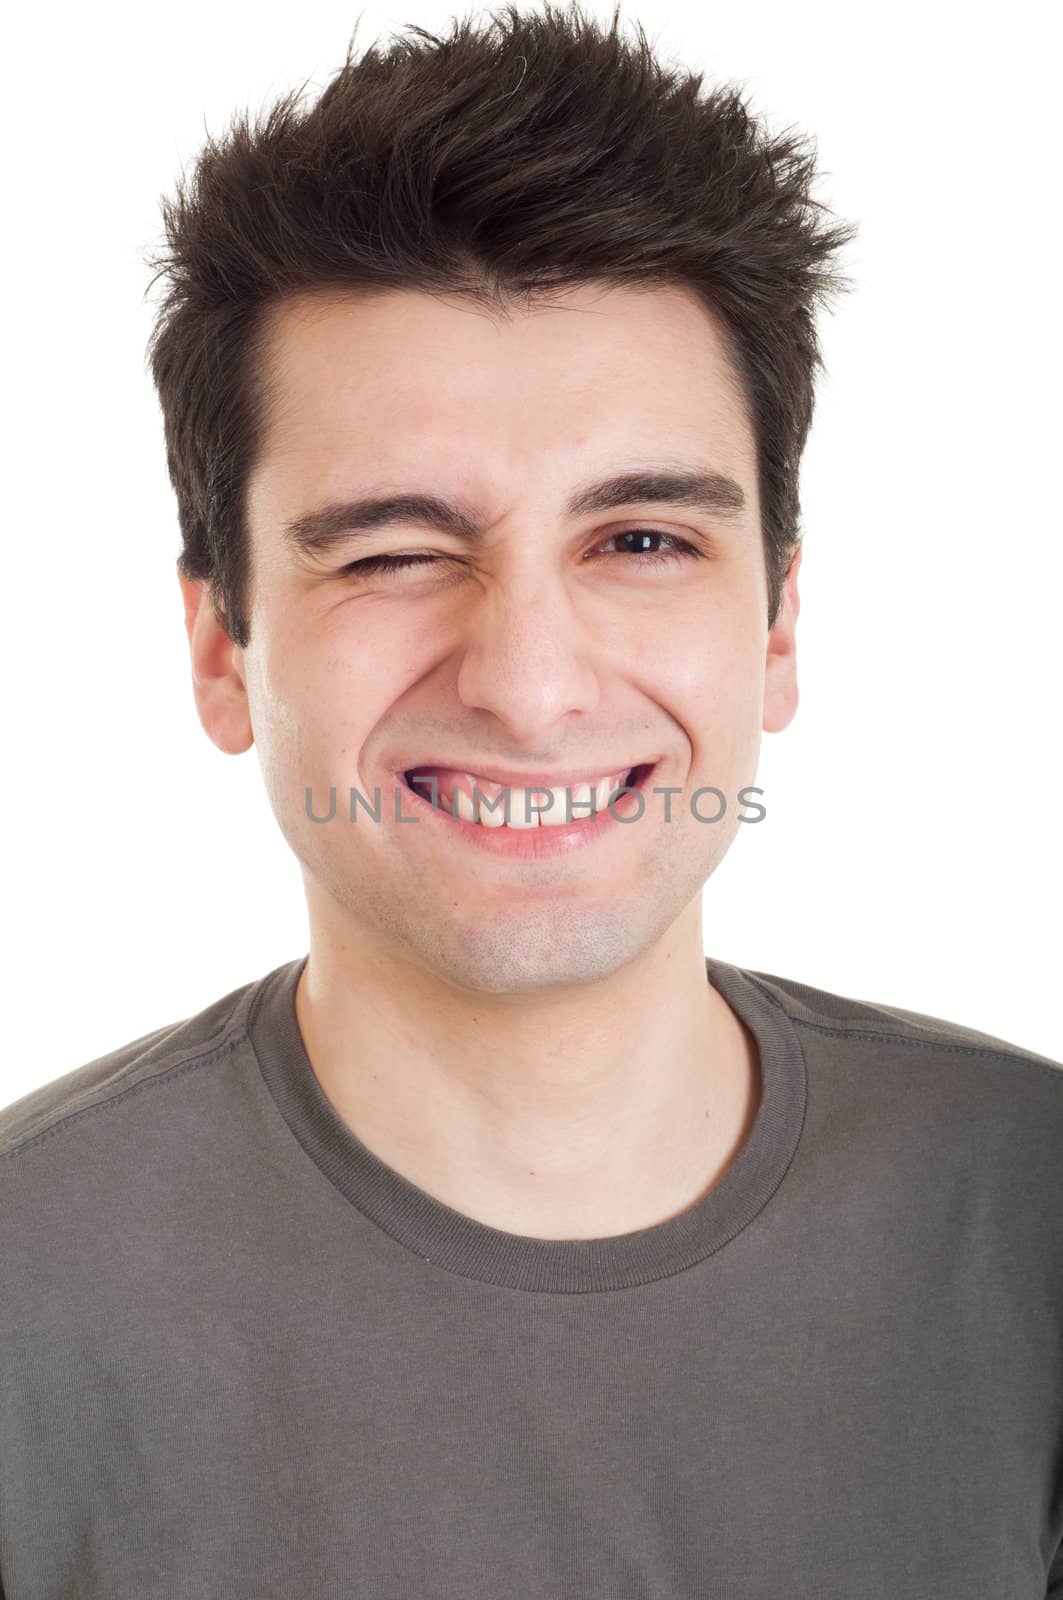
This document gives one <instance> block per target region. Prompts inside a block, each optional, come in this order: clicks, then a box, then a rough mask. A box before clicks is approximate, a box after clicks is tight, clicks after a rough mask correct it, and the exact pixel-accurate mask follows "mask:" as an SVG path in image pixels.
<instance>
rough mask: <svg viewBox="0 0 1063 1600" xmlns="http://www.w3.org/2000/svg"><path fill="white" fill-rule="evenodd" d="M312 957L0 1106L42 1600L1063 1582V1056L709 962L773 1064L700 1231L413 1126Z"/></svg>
mask: <svg viewBox="0 0 1063 1600" xmlns="http://www.w3.org/2000/svg"><path fill="white" fill-rule="evenodd" d="M305 959H306V958H305V957H302V958H299V959H296V960H294V961H292V962H289V963H287V964H286V965H283V966H281V967H278V968H276V969H275V970H274V971H273V972H271V973H269V974H268V975H267V976H266V977H264V978H261V979H259V980H257V981H255V982H253V983H249V984H247V985H246V986H244V987H242V988H240V989H237V990H235V991H234V992H233V993H232V994H229V995H226V996H225V997H224V998H223V999H220V1000H218V1001H216V1002H215V1003H214V1004H212V1005H210V1006H209V1007H207V1008H206V1009H205V1010H203V1011H202V1012H200V1013H199V1014H198V1015H196V1016H194V1017H192V1018H190V1019H188V1020H185V1021H182V1022H179V1023H175V1024H173V1025H171V1026H169V1027H165V1028H160V1029H159V1030H157V1031H156V1032H153V1033H150V1034H147V1035H145V1036H144V1037H143V1038H140V1039H137V1040H135V1041H133V1042H131V1043H129V1044H126V1045H124V1046H122V1047H121V1048H120V1049H117V1050H115V1051H112V1052H111V1053H110V1054H108V1055H106V1056H103V1057H101V1058H99V1059H98V1060H95V1061H92V1062H90V1063H88V1064H87V1065H85V1066H82V1067H80V1068H79V1069H77V1070H76V1071H74V1072H72V1073H68V1074H66V1075H65V1076H63V1077H61V1078H58V1079H56V1080H54V1081H53V1082H52V1083H49V1084H46V1085H45V1086H44V1087H43V1088H41V1089H38V1090H36V1091H35V1092H34V1093H32V1094H29V1095H27V1096H25V1097H23V1098H22V1099H21V1100H19V1101H17V1102H16V1103H15V1104H14V1105H12V1106H9V1107H7V1108H6V1109H5V1110H3V1111H2V1112H0V1284H2V1291H0V1293H2V1298H0V1360H2V1371H0V1577H2V1583H3V1592H4V1594H5V1596H6V1600H164V1597H165V1600H270V1597H274V1596H275V1597H277V1600H293V1597H296V1596H297V1597H300V1600H304V1597H305V1600H318V1597H322V1600H323V1597H326V1596H328V1597H333V1596H335V1597H337V1600H339V1597H342V1600H503V1597H505V1600H508V1597H511V1596H512V1597H514V1600H562V1597H563V1600H703V1597H710V1596H711V1597H727V1600H731V1597H734V1600H781V1597H786V1600H825V1597H829V1600H834V1597H839V1600H1043V1597H1044V1596H1045V1595H1046V1593H1047V1594H1052V1595H1053V1596H1056V1595H1063V1551H1061V1550H1060V1541H1061V1537H1063V1067H1061V1066H1060V1064H1058V1063H1056V1062H1053V1061H1050V1060H1048V1059H1047V1058H1045V1057H1043V1056H1038V1055H1035V1054H1033V1053H1032V1052H1030V1051H1027V1050H1023V1049H1020V1048H1018V1047H1016V1046H1013V1045H1010V1044H1007V1043H1006V1042H1004V1041H1002V1040H1000V1039H995V1038H992V1037H990V1036H988V1035H986V1034H982V1033H978V1032H975V1031H974V1030H973V1029H970V1028H965V1027H961V1026H959V1025H957V1024H954V1023H949V1022H943V1021H940V1020H938V1019H936V1018H933V1017H927V1016H922V1015H920V1014H917V1013H914V1012H911V1011H905V1010H901V1009H899V1008H897V1007H894V1006H888V1005H879V1004H872V1003H869V1002H865V1001H860V1000H852V999H846V998H843V997H841V996H839V995H835V994H831V993H827V992H825V991H822V990H817V989H813V988H809V987H808V986H806V985H804V984H800V983H797V982H794V981H792V980H790V979H786V978H780V977H775V976H772V975H770V974H765V973H759V972H752V971H748V970H745V969H742V968H738V967H735V966H733V965H729V964H727V963H725V962H721V961H718V960H715V959H711V958H710V959H709V961H708V962H707V970H708V973H709V976H710V978H711V980H712V982H713V983H714V984H715V985H716V986H717V988H718V989H719V990H720V991H721V992H722V993H723V994H724V996H725V997H726V998H727V1000H729V1001H730V1003H731V1005H732V1006H733V1007H734V1008H735V1009H736V1010H737V1011H738V1013H739V1014H740V1015H741V1016H742V1017H743V1018H744V1019H745V1021H746V1022H747V1024H748V1025H749V1027H750V1028H751V1029H752V1031H753V1033H754V1035H755V1036H756V1039H757V1042H758V1045H759V1049H760V1060H761V1072H762V1099H761V1104H760V1107H759V1110H758V1114H757V1117H756V1120H755V1123H754V1126H753V1129H752V1131H751V1134H750V1136H749V1138H748V1141H747V1143H746V1144H745V1145H744V1147H743V1148H742V1150H741V1152H740V1154H739V1155H738V1157H737V1159H736V1160H735V1162H734V1163H733V1164H732V1166H731V1167H730V1168H729V1169H728V1170H727V1172H726V1173H725V1175H724V1177H723V1178H722V1180H721V1181H720V1182H719V1183H718V1184H717V1185H716V1186H715V1187H714V1188H713V1189H711V1190H710V1191H709V1192H708V1194H706V1195H705V1196H704V1197H703V1198H702V1199H701V1200H700V1201H699V1202H698V1203H697V1204H696V1205H694V1206H692V1207H690V1208H689V1209H688V1210H686V1211H684V1212H683V1213H682V1214H681V1215H679V1216H676V1217H673V1218H671V1219H670V1220H669V1221H667V1222H664V1223H661V1224H659V1225H657V1226H654V1227H650V1228H644V1229H640V1230H639V1231H638V1232H635V1233H629V1234H624V1235H622V1236H617V1237H612V1238H605V1239H591V1240H553V1239H546V1240H544V1239H534V1238H529V1237H524V1236H519V1235H515V1234H510V1233H506V1232H502V1231H500V1230H497V1229H494V1228H491V1227H488V1226H486V1225H484V1224H482V1223H480V1222H478V1221H475V1220H473V1219H471V1218H468V1217H465V1216H463V1215H462V1214H460V1213H459V1212H457V1211H454V1210H452V1209H451V1208H449V1207H448V1206H446V1205H444V1204H442V1203H441V1202H439V1201H438V1200H436V1199H434V1198H433V1197H432V1196H431V1195H429V1194H428V1193H426V1192H425V1191H423V1190H421V1189H420V1188H418V1187H417V1186H415V1185H414V1184H412V1183H410V1182H408V1181H407V1180H406V1179H405V1178H403V1177H402V1176H401V1175H400V1174H399V1173H397V1172H396V1171H395V1170H394V1169H392V1168H390V1167H388V1166H387V1165H385V1164H383V1163H382V1162H381V1161H379V1160H378V1159H377V1158H376V1157H375V1156H374V1155H373V1154H372V1153H371V1151H370V1150H369V1149H368V1148H367V1147H366V1146H365V1145H364V1144H362V1143H361V1142H360V1141H359V1140H358V1139H357V1138H356V1137H355V1136H354V1135H353V1133H352V1132H351V1131H350V1130H349V1129H348V1127H347V1126H346V1124H345V1123H344V1122H343V1121H342V1119H341V1118H340V1117H339V1115H338V1114H337V1113H336V1112H335V1111H334V1110H333V1108H332V1106H331V1104H330V1103H329V1101H328V1100H327V1098H326V1097H325V1095H324V1093H323V1091H322V1090H321V1088H320V1086H319V1084H318V1081H317V1079H316V1077H315V1076H314V1073H313V1069H312V1067H311V1065H310V1062H309V1060H308V1058H307V1055H306V1051H305V1048H304V1046H303V1043H302V1039H301V1037H300V1033H299V1029H298V1024H297V1021H296V1017H295V1010H294V998H293V997H294V988H295V984H296V980H297V979H298V976H299V973H300V971H301V968H302V966H303V962H304V961H305Z"/></svg>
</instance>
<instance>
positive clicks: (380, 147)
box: [148, 0, 856, 646]
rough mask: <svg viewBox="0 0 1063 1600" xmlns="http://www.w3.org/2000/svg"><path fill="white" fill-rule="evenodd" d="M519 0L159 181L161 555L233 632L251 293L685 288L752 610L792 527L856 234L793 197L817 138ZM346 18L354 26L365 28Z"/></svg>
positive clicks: (807, 187) (243, 565) (645, 46)
mask: <svg viewBox="0 0 1063 1600" xmlns="http://www.w3.org/2000/svg"><path fill="white" fill-rule="evenodd" d="M618 17H619V0H618V3H617V5H616V7H615V9H614V12H613V16H612V21H611V24H610V25H609V28H608V31H606V29H605V28H604V26H603V25H601V24H599V23H598V22H597V21H596V20H594V19H590V18H588V17H586V16H585V15H584V14H583V13H582V11H581V9H580V6H579V4H578V0H575V3H572V4H570V5H569V6H568V7H564V8H557V7H554V6H553V5H551V4H550V3H549V0H545V3H544V4H543V7H542V9H541V10H540V11H537V12H528V13H526V14H523V15H522V14H519V13H518V11H517V9H516V6H515V5H513V4H507V5H505V6H504V7H503V8H502V9H501V10H499V11H496V12H494V13H492V14H491V16H490V18H489V19H488V21H487V22H485V23H482V24H479V25H477V24H475V23H474V22H473V21H471V20H469V19H468V18H466V19H463V20H460V21H459V20H453V21H452V23H451V33H450V36H449V37H448V38H437V37H436V36H434V35H433V34H430V33H428V32H426V31H425V30H424V29H423V28H420V27H417V26H415V25H413V24H409V25H407V27H406V30H405V31H406V34H407V37H402V36H401V35H399V34H393V35H392V37H391V40H390V44H389V48H387V49H386V50H385V51H383V52H380V51H378V50H377V49H376V47H375V46H373V47H370V48H369V49H368V50H367V51H365V52H364V53H363V54H362V55H361V57H360V59H355V58H354V55H353V35H352V41H351V44H349V45H348V49H347V59H346V61H345V63H344V65H343V66H342V67H341V68H340V69H339V71H338V72H337V73H336V74H335V76H334V77H333V78H332V79H331V80H330V82H329V83H328V85H327V87H326V88H325V89H324V91H323V92H322V93H321V94H320V95H319V97H318V98H317V100H316V101H315V102H314V103H312V104H311V105H309V106H304V105H303V104H302V90H301V89H298V90H293V91H291V92H289V93H288V94H286V95H284V96H282V97H281V98H280V99H279V100H278V101H276V102H275V103H274V104H273V105H272V106H271V107H270V108H268V109H267V110H266V111H265V112H264V113H262V114H261V115H260V117H259V119H258V121H257V123H255V124H252V123H251V121H250V119H249V117H248V115H247V113H244V114H243V115H242V116H236V117H234V118H233V120H232V123H231V125H230V127H229V130H228V132H227V134H226V136H225V137H224V138H223V139H222V140H221V141H217V140H215V139H213V138H212V137H209V136H208V139H207V142H206V144H205V146H204V148H203V150H202V151H201V152H200V154H199V156H198V158H197V160H196V163H195V166H194V169H193V172H192V174H191V177H190V178H185V177H182V178H180V179H179V180H178V182H177V186H176V191H175V195H174V197H173V199H167V198H166V197H163V200H162V213H163V219H164V226H165V244H164V245H163V246H161V247H160V248H159V249H158V250H157V251H156V253H155V254H154V255H153V256H152V257H151V258H150V259H149V265H150V266H152V267H154V268H156V272H155V275H154V277H153V278H152V284H154V283H155V281H156V280H157V279H158V278H159V277H162V278H163V279H164V280H165V294H164V296H163V299H162V304H161V306H160V308H159V311H158V315H157V318H156V322H155V326H154V329H153V332H152V336H151V340H150V343H149V346H148V357H149V360H150V366H151V374H152V377H153V379H154V382H155V385H156V388H157V390H158V393H159V399H160V402H161V406H162V412H163V418H164V422H165V435H166V453H167V465H168V468H169V473H170V479H171V482H172V484H173V487H174V490H175V492H176V495H177V505H178V517H179V521H180V528H181V535H182V541H183V543H182V550H181V554H180V558H179V561H178V567H179V570H180V571H181V572H182V573H183V574H184V575H185V576H186V577H188V578H198V579H206V580H207V581H208V583H209V588H210V593H211V597H212V603H213V606H214V610H215V614H216V615H217V616H218V618H219V620H220V621H222V622H223V623H224V624H225V626H226V628H227V629H228V632H229V635H230V637H231V638H232V639H233V641H234V642H235V643H236V644H239V645H241V646H246V645H247V644H248V643H249V642H250V625H249V621H250V619H249V603H248V591H249V550H248V537H247V530H246V522H245V485H246V482H247V478H248V474H249V472H250V470H251V467H252V466H253V464H254V461H255V456H256V451H257V449H258V447H259V443H260V440H261V438H262V435H263V427H264V422H265V419H266V390H265V385H264V383H263V381H262V379H263V356H264V339H263V312H264V308H265V307H267V305H271V304H273V303H275V302H276V301H278V300H280V299H281V298H283V297H285V296H289V295H292V294H295V293H299V292H301V291H307V290H312V289H316V288H333V287H338V288H341V289H344V290H347V291H352V292H355V291H358V290H381V289H391V290H403V289H405V290H419V291H421V292H424V293H430V294H445V295H453V294H455V293H457V294H460V295H463V296H467V297H468V298H469V299H470V300H471V301H473V302H478V303H480V304H481V305H485V306H487V307H488V308H492V309H495V310H499V309H504V308H505V307H506V306H507V305H508V304H510V303H520V302H523V303H524V304H526V305H531V304H532V302H533V299H534V297H535V296H536V295H537V294H539V293H540V292H541V293H544V294H548V293H549V292H551V291H556V290H558V289H565V288H568V287H574V286H576V285H578V284H581V283H586V282H598V283H601V284H603V285H607V286H618V287H619V286H641V287H653V286H656V285H661V286H666V285H675V284H682V285H685V286H687V287H688V288H690V289H693V290H694V291H695V292H696V294H697V295H699V296H700V297H701V299H702V301H703V303H704V304H706V305H707V306H708V307H709V308H710V309H711V311H712V312H713V313H714V317H715V322H716V326H717V327H719V328H720V329H721V332H722V335H723V338H724V341H725V347H726V349H727V352H728V356H729V359H730V361H731V363H732V365H733V367H734V369H735V372H736V375H737V378H738V385H739V391H740V393H741V395H742V397H743V399H744V402H745V406H746V409H747V418H748V421H749V425H750V427H751V430H752V433H753V437H754V440H755V442H756V450H757V466H758V487H759V494H760V503H761V520H762V530H761V531H762V536H763V540H764V554H765V565H766V570H767V576H768V612H769V623H772V622H774V621H775V618H776V616H777V613H778V607H779V603H780V599H781V592H782V585H783V583H784V581H785V578H786V573H787V571H788V570H789V566H790V563H791V561H792V558H793V554H794V551H795V549H796V548H797V545H798V543H799V541H800V526H799V518H800V503H799V499H798V469H799V463H800V458H801V453H802V451H803V449H804V445H805V440H806V437H807V434H808V429H809V424H810V422H811V419H812V407H813V387H814V380H815V377H816V371H817V368H820V367H822V364H823V363H822V358H821V355H820V350H819V345H818V342H817V338H816V331H815V323H814V313H815V310H816V307H817V302H820V301H822V300H824V299H825V298H826V297H828V296H829V294H830V293H831V292H832V291H834V290H836V289H840V288H847V287H849V281H848V280H847V279H846V278H844V277H843V276H842V275H841V274H840V273H838V271H837V270H836V268H835V267H834V266H833V264H832V258H833V256H834V255H835V253H836V251H837V250H838V248H839V246H841V245H843V244H845V243H847V242H848V240H849V239H850V237H852V235H853V234H855V231H856V229H855V227H853V226H852V225H851V224H842V223H837V222H835V223H834V224H833V225H831V223H830V221H829V220H828V219H829V218H830V213H829V212H828V211H827V209H826V207H825V206H824V205H823V204H822V203H821V202H820V201H818V200H816V199H814V198H813V197H812V194H811V188H812V185H813V181H814V179H815V177H816V172H815V146H814V143H813V142H812V141H811V140H810V139H807V138H804V137H801V136H799V135H797V134H795V133H794V132H793V131H787V132H784V133H782V134H779V135H776V136H771V135H769V134H768V133H767V132H766V131H765V130H764V129H763V128H762V127H760V126H759V125H758V124H757V122H756V121H755V119H754V118H753V117H752V115H751V114H750V112H749V111H748V110H747V108H746V106H745V105H744V104H743V102H742V99H741V97H740V95H739V93H738V92H737V91H736V90H735V89H734V88H732V87H719V88H715V89H713V90H712V91H711V92H709V93H707V94H704V95H703V94H702V93H701V92H700V91H701V79H702V74H701V73H690V72H686V71H676V70H672V69H670V68H666V67H665V66H663V65H662V64H661V63H660V62H659V61H658V60H656V59H655V57H654V53H653V50H652V48H651V46H650V44H649V43H648V42H647V40H646V36H645V33H644V30H643V28H642V27H641V25H639V24H636V37H635V39H634V40H633V41H632V40H629V39H626V38H624V37H623V35H622V34H620V33H619V32H618V29H617V22H618ZM355 31H357V26H356V29H355Z"/></svg>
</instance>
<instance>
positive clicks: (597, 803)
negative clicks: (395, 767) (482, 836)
mask: <svg viewBox="0 0 1063 1600" xmlns="http://www.w3.org/2000/svg"><path fill="white" fill-rule="evenodd" d="M630 770H631V769H630V767H625V768H624V770H623V772H615V773H613V775H612V776H611V777H608V778H602V779H600V780H599V781H598V782H597V783H592V782H590V781H589V780H588V781H586V782H583V783H573V784H568V785H564V786H562V787H560V788H548V787H547V786H545V785H538V784H537V785H535V786H533V787H530V788H513V787H509V786H506V785H504V784H501V783H492V782H491V781H490V779H488V778H478V777H477V776H476V775H475V773H472V772H462V773H457V774H455V775H454V776H453V777H452V778H451V780H450V781H449V782H448V781H447V780H446V779H444V780H443V782H442V784H441V785H440V788H439V803H440V805H442V806H443V807H445V808H446V810H448V811H450V812H451V813H452V814H453V815H455V816H458V817H460V818H462V820H463V821H465V822H478V823H480V824H482V825H483V826H484V827H487V828H501V827H510V828H537V827H544V828H554V827H558V826H560V825H561V824H563V823H566V822H574V821H578V820H579V819H580V818H582V817H588V816H590V815H591V813H592V811H594V812H598V811H604V810H605V808H606V806H607V805H608V804H609V801H610V799H611V797H612V796H613V795H614V794H615V793H616V791H617V790H618V789H619V788H620V787H621V785H622V784H623V782H624V779H625V778H626V777H627V775H628V773H629V772H630ZM474 790H475V791H478V793H477V794H476V796H475V801H474ZM447 791H449V793H448V792H447ZM569 791H571V795H572V801H571V809H566V796H567V794H568V793H569ZM500 796H502V797H503V798H502V799H500V798H499V797H500Z"/></svg>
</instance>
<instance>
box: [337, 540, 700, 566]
mask: <svg viewBox="0 0 1063 1600" xmlns="http://www.w3.org/2000/svg"><path fill="white" fill-rule="evenodd" d="M617 543H619V544H620V546H621V548H620V549H618V550H608V549H607V548H606V547H607V546H608V545H612V544H617ZM598 551H604V552H605V554H607V555H617V556H620V557H622V558H623V559H624V560H626V561H627V563H628V565H634V566H641V567H661V566H668V565H671V564H672V563H673V562H675V561H681V560H683V559H684V558H686V557H688V556H700V555H701V551H700V550H698V549H697V548H696V547H695V546H694V545H692V544H690V543H689V542H688V541H687V540H686V539H680V538H679V536H678V535H677V534H674V533H664V532H663V531H662V530H661V529H659V528H628V529H626V530H625V531H624V532H623V533H614V534H612V535H610V537H609V538H608V539H605V540H603V541H602V542H601V544H598V545H596V546H595V547H594V549H593V550H588V551H586V552H585V553H584V555H583V557H582V559H583V560H584V561H587V560H589V559H590V557H592V556H594V555H596V554H597V553H598ZM454 559H455V558H454V557H453V556H449V555H445V554H443V553H442V552H441V551H436V552H432V551H422V550H418V551H401V552H399V553H397V554H393V555H392V554H389V555H379V556H365V557H363V558H362V560H360V561H351V562H348V564H347V565H346V566H345V567H343V568H341V569H340V576H341V577H358V578H366V577H371V576H376V575H377V574H381V573H389V572H408V571H411V570H412V569H415V568H417V567H426V566H430V565H432V564H436V565H438V564H440V563H445V562H448V561H452V560H454Z"/></svg>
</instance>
